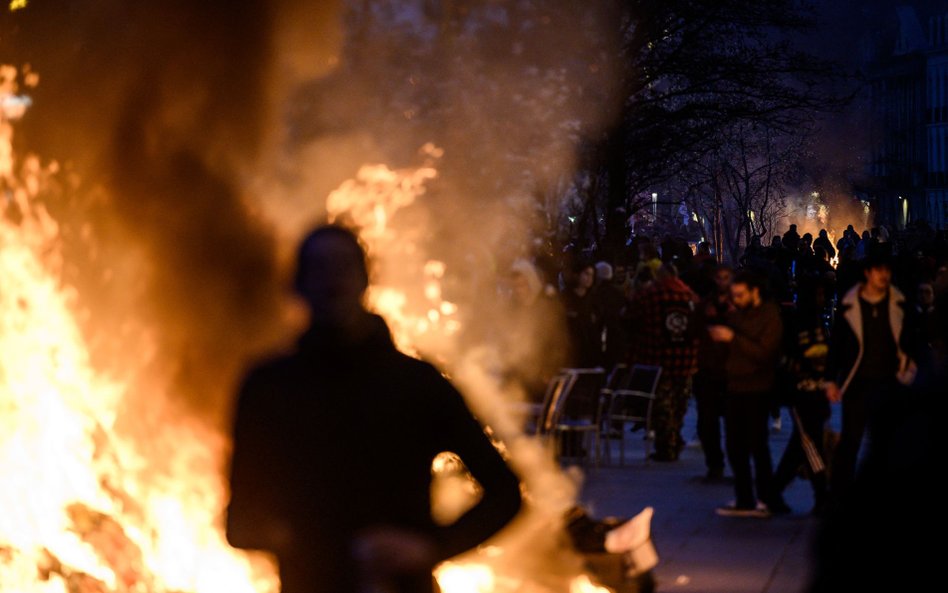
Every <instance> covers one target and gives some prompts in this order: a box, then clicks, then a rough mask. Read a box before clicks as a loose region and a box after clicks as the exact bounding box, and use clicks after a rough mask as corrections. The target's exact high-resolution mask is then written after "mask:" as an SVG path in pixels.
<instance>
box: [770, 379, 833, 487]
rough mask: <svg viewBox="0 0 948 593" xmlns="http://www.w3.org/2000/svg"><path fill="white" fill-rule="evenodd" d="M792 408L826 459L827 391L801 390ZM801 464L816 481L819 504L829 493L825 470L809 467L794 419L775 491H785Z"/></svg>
mask: <svg viewBox="0 0 948 593" xmlns="http://www.w3.org/2000/svg"><path fill="white" fill-rule="evenodd" d="M792 410H793V411H796V413H797V416H798V417H799V418H800V424H801V425H803V431H804V432H805V433H806V436H808V437H809V438H810V440H811V441H812V442H813V446H814V447H815V448H816V452H817V453H818V454H819V456H820V458H821V459H823V460H824V463H825V461H826V458H825V457H824V455H823V429H824V427H825V426H826V420H827V419H828V418H829V416H830V408H829V402H828V401H827V399H826V395H825V394H824V393H823V392H822V391H815V392H801V393H798V394H796V395H795V396H794V403H793V408H792ZM801 467H803V468H805V469H806V475H807V477H809V478H810V483H811V484H812V485H813V496H814V499H815V502H816V504H817V505H820V504H822V503H823V502H824V499H825V496H826V472H825V471H820V472H814V471H813V469H812V468H811V467H810V464H809V462H808V461H807V457H806V452H805V451H804V449H803V440H802V438H801V436H800V426H798V425H797V422H796V420H794V423H793V434H791V435H790V441H789V442H788V443H787V448H786V449H785V450H784V452H783V457H781V458H780V463H778V464H777V471H776V472H774V492H775V493H781V492H783V491H784V489H786V487H787V486H788V485H790V482H792V481H793V479H794V478H795V477H796V476H797V474H798V473H799V471H800V468H801Z"/></svg>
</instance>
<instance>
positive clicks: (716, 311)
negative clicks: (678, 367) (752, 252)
mask: <svg viewBox="0 0 948 593" xmlns="http://www.w3.org/2000/svg"><path fill="white" fill-rule="evenodd" d="M733 278H734V272H733V270H731V268H730V267H728V266H725V265H721V266H719V267H718V268H717V269H716V270H715V271H714V289H713V290H712V291H711V292H710V293H708V294H707V295H705V298H704V299H703V300H702V301H701V306H700V308H699V310H700V315H699V320H700V322H701V326H702V327H703V328H707V327H709V326H712V325H725V324H727V319H728V316H729V315H731V314H732V313H733V312H734V303H733V302H732V301H731V280H732V279H733ZM726 364H727V344H726V343H724V342H716V341H714V340H712V339H711V334H710V333H709V332H707V331H705V332H702V333H701V335H700V345H699V348H698V373H697V374H696V375H695V380H694V392H695V403H696V404H697V409H698V439H699V440H700V441H701V450H702V451H703V452H704V462H705V466H706V467H707V469H708V473H707V474H706V475H705V481H707V482H717V481H719V480H721V479H722V478H723V477H724V450H723V449H722V447H721V420H722V419H723V418H724V404H725V401H726V394H727V370H726Z"/></svg>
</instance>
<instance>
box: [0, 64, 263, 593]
mask: <svg viewBox="0 0 948 593" xmlns="http://www.w3.org/2000/svg"><path fill="white" fill-rule="evenodd" d="M14 74H15V71H14V70H12V69H10V68H9V67H5V68H4V69H3V75H2V76H0V104H2V105H4V106H7V105H22V104H28V101H25V100H23V98H21V97H17V95H16V94H15V93H16V92H17V85H16V84H15V76H14ZM19 115H22V110H21V111H19V112H15V111H11V110H8V109H6V107H5V108H4V110H3V111H0V182H2V184H3V186H4V189H5V198H4V200H3V202H2V203H0V278H2V284H0V353H2V354H0V480H2V482H3V488H2V489H0V507H2V508H3V509H5V512H4V513H2V515H0V591H11V592H16V593H29V592H44V593H48V592H53V591H57V592H58V591H69V592H70V593H73V592H76V593H86V592H89V593H92V592H113V591H114V592H126V591H154V592H161V591H179V592H185V591H188V592H191V591H193V592H206V593H213V592H220V593H225V592H226V593H234V592H246V593H251V592H263V591H273V590H275V589H276V588H277V583H276V577H275V576H274V575H275V571H274V570H273V566H272V563H268V562H267V561H265V560H264V559H263V558H260V557H252V556H249V555H246V554H243V553H240V552H237V551H236V550H233V549H231V548H230V547H229V546H227V544H226V542H225V540H224V537H223V533H222V528H221V521H220V517H221V512H222V509H223V507H224V501H225V499H226V489H225V487H224V482H223V479H222V477H221V467H222V463H221V461H222V459H223V458H224V454H225V453H226V440H225V439H224V438H223V436H222V435H219V434H216V433H214V432H213V431H211V430H210V429H209V428H206V427H204V426H203V425H200V424H198V423H195V422H189V421H187V420H186V419H185V418H179V417H177V416H176V415H175V414H174V411H173V409H172V408H171V406H170V403H169V398H167V396H166V394H163V393H162V392H161V389H160V386H156V388H155V392H154V393H149V396H150V397H151V398H152V401H153V402H154V406H153V409H152V411H153V412H154V413H155V414H156V415H161V416H160V417H159V418H157V421H156V419H151V422H150V423H149V422H147V421H146V419H140V418H139V419H137V420H138V425H141V426H144V425H147V426H149V427H150V429H152V430H150V431H143V432H142V433H140V434H135V435H126V434H120V433H119V431H118V430H117V428H116V427H117V425H118V424H119V420H120V419H122V413H123V412H122V410H123V407H122V404H123V400H124V399H125V398H126V397H127V395H128V390H129V385H130V384H131V383H130V382H129V381H128V380H123V379H120V378H118V377H114V376H107V375H106V374H105V373H104V372H102V371H100V370H97V369H95V368H93V366H92V364H91V362H90V355H89V350H88V347H87V345H86V343H85V341H84V338H83V334H82V331H81V329H80V326H79V324H78V322H77V313H76V305H77V302H78V300H77V295H76V294H75V293H74V292H73V291H72V290H71V289H70V288H68V287H66V286H63V284H62V281H61V273H60V272H61V268H62V264H63V257H62V254H61V253H60V249H59V230H60V229H59V225H58V224H57V222H56V221H55V220H54V219H53V218H52V217H51V216H50V215H49V213H48V212H47V211H46V210H45V208H44V207H43V206H42V204H41V203H40V202H39V201H38V197H39V195H40V193H41V191H42V188H43V185H44V176H46V175H48V174H50V173H52V172H54V171H55V169H56V168H55V164H53V165H48V166H46V167H43V166H41V164H40V160H39V159H38V158H35V157H31V158H27V159H25V160H24V161H23V162H22V163H21V162H18V161H17V160H16V158H15V155H14V154H13V151H12V147H11V146H12V145H11V141H12V137H13V120H14V119H15V118H16V117H18V116H19ZM143 350H146V351H147V348H143ZM146 452H147V454H146ZM157 462H161V463H160V464H159V463H157ZM159 465H160V467H163V468H168V469H166V470H159V469H155V468H156V467H157V466H159Z"/></svg>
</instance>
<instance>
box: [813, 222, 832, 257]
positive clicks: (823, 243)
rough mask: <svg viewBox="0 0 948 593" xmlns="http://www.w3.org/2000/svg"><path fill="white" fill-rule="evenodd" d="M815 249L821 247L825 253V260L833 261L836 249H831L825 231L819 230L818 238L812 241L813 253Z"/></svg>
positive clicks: (830, 242)
mask: <svg viewBox="0 0 948 593" xmlns="http://www.w3.org/2000/svg"><path fill="white" fill-rule="evenodd" d="M817 247H822V248H823V250H824V251H825V252H826V256H827V259H833V258H834V257H836V249H835V248H834V247H833V242H832V241H830V239H829V235H828V234H827V233H826V229H821V230H820V234H819V236H818V237H817V238H816V239H814V240H813V251H814V252H815V251H816V248H817Z"/></svg>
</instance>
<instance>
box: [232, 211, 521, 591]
mask: <svg viewBox="0 0 948 593" xmlns="http://www.w3.org/2000/svg"><path fill="white" fill-rule="evenodd" d="M367 284H368V274H367V268H366V263H365V256H364V253H363V251H362V249H361V247H360V246H359V243H358V241H357V240H356V238H355V237H354V236H353V235H352V234H351V233H350V232H349V231H347V230H345V229H343V228H341V227H337V226H323V227H320V228H318V229H316V230H315V231H313V232H312V233H311V234H310V235H309V236H307V237H306V239H305V240H304V242H303V244H302V246H301V248H300V252H299V266H298V272H297V276H296V290H297V291H298V293H299V294H300V296H301V297H302V298H303V299H304V300H305V301H306V303H307V304H308V306H309V309H310V312H311V325H310V327H309V329H308V330H307V331H306V332H305V333H304V334H303V335H302V336H301V337H300V339H299V342H298V344H297V347H296V348H295V350H293V351H292V352H290V353H288V354H285V355H282V356H279V357H276V358H274V359H272V360H270V361H269V362H265V363H263V364H262V365H260V366H258V367H257V368H255V369H254V370H252V371H251V372H250V374H249V375H248V376H247V378H246V380H245V381H244V383H243V386H242V387H241V389H240V394H239V399H238V402H237V412H236V421H235V428H234V452H233V460H232V464H231V500H230V505H229V507H228V509H227V538H228V541H229V542H230V543H231V544H232V545H234V546H236V547H239V548H251V549H263V550H268V551H270V552H273V553H274V554H275V555H276V557H277V559H278V561H279V564H280V579H281V581H282V591H283V592H284V593H302V592H305V593H312V592H318V593H323V592H326V593H329V592H332V593H336V592H343V593H354V592H356V591H369V590H372V591H376V590H377V591H382V590H384V591H391V592H397V593H406V592H413V593H415V592H417V593H421V592H426V591H428V592H430V591H433V590H434V583H433V579H432V576H431V571H432V568H433V567H434V566H435V565H436V563H438V562H440V561H441V560H444V559H445V558H448V557H450V556H453V555H456V554H458V553H460V552H463V551H464V550H467V549H470V548H472V547H473V546H476V545H477V544H479V543H481V542H482V541H483V540H484V539H485V538H487V537H489V536H491V535H492V534H494V533H495V532H496V531H497V530H499V529H500V528H501V527H502V526H504V525H505V524H506V523H507V522H508V521H510V519H511V518H512V517H513V516H514V515H515V514H516V513H517V511H518V510H519V508H520V504H521V501H520V490H519V483H518V480H517V477H516V476H515V475H514V474H513V473H512V472H511V471H510V469H508V467H507V465H506V463H505V462H504V460H503V458H502V457H501V456H500V455H499V454H498V452H497V451H496V449H495V448H494V446H493V445H492V444H491V442H490V441H489V440H488V438H487V437H486V436H485V434H484V432H483V430H482V429H481V426H480V425H479V424H478V423H477V421H476V420H475V419H474V418H473V416H472V415H471V413H470V412H469V411H468V409H467V407H466V406H465V405H464V402H463V400H462V399H461V396H460V394H459V393H458V392H457V391H456V390H455V389H454V388H453V387H452V386H451V384H450V383H448V381H447V380H445V379H444V377H443V376H442V375H441V373H439V372H438V371H437V370H436V369H435V368H434V367H432V366H431V365H429V364H427V363H425V362H422V361H419V360H415V359H413V358H410V357H408V356H405V355H403V354H401V353H400V352H398V351H397V350H396V349H395V346H394V345H393V344H392V340H391V337H390V335H389V331H388V328H387V327H386V325H385V322H384V321H383V320H382V319H381V318H380V317H378V316H376V315H372V314H370V313H368V312H367V311H366V310H365V309H364V308H363V304H362V298H363V294H364V291H365V289H366V287H367ZM442 451H453V452H454V453H456V454H457V455H458V456H459V457H460V458H461V459H462V461H463V462H464V464H465V465H466V466H467V468H468V469H469V470H470V472H471V474H472V475H473V476H474V478H475V479H476V480H477V481H478V482H479V483H480V485H481V487H482V490H483V495H482V497H481V500H480V501H479V502H478V503H477V504H476V505H475V506H474V507H473V508H472V509H471V510H470V511H468V512H467V513H466V514H465V515H463V516H462V517H461V518H460V519H459V520H458V521H457V522H455V523H454V524H452V525H449V526H446V527H441V526H438V525H436V524H435V522H434V520H433V519H432V513H431V496H430V488H431V463H432V460H433V458H434V457H435V456H436V455H437V454H438V453H440V452H442Z"/></svg>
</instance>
